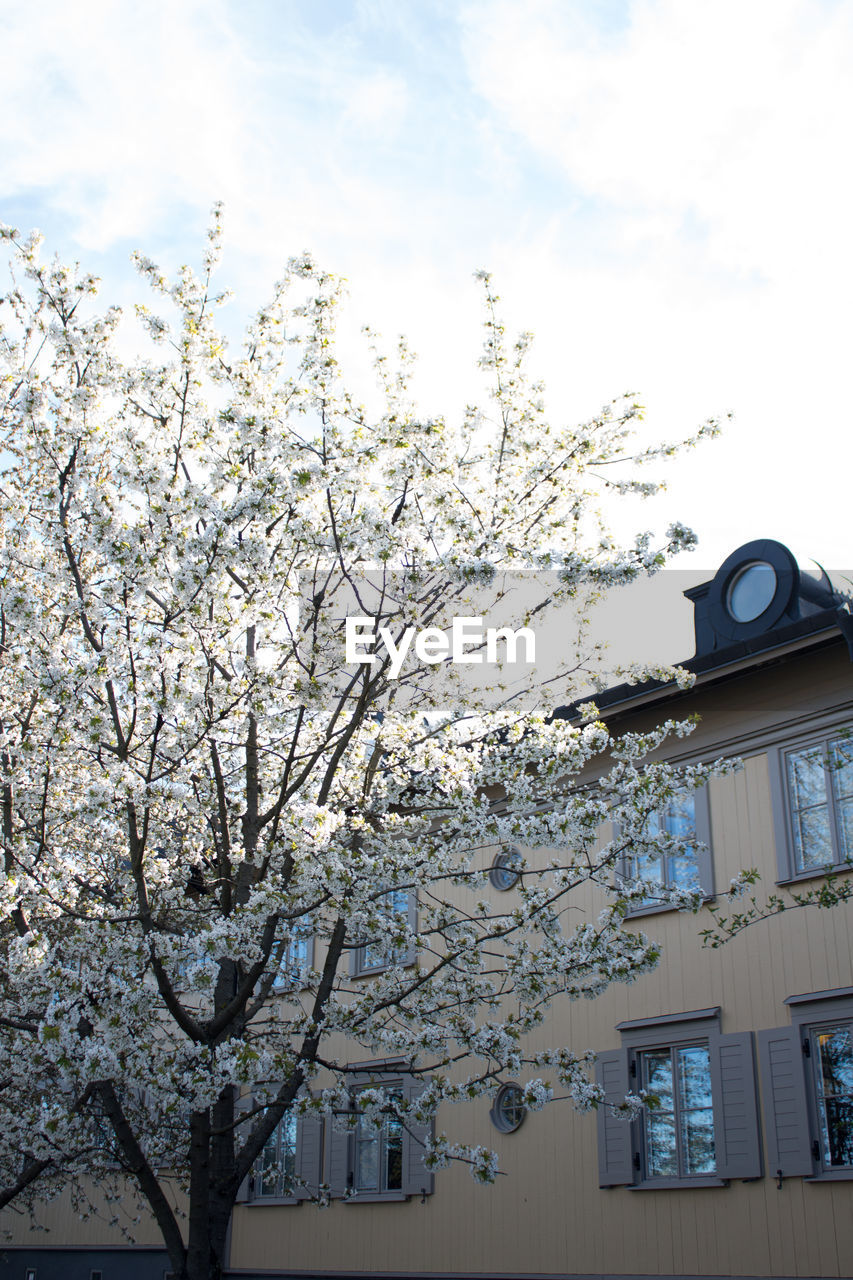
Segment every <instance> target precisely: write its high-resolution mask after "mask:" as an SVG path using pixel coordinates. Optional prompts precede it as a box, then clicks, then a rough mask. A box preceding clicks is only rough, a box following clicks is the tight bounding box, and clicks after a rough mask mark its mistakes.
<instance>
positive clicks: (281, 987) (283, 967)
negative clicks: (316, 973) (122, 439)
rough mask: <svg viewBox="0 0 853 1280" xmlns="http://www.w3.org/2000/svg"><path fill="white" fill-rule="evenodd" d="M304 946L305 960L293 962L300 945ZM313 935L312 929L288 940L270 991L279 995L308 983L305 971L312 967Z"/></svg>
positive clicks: (299, 988) (297, 989)
mask: <svg viewBox="0 0 853 1280" xmlns="http://www.w3.org/2000/svg"><path fill="white" fill-rule="evenodd" d="M303 944H304V946H305V962H304V963H301V962H300V963H299V964H298V965H297V964H296V963H295V959H296V953H297V951H298V949H299V948H300V946H302V945H303ZM314 952H315V935H314V932H313V930H312V931H311V932H310V933H305V934H304V935H303V936H301V937H300V936H298V935H294V936H292V937H291V938H290V939H289V940H288V944H287V948H286V950H285V952H284V954H283V955H282V957H281V960H280V962H279V965H278V968H277V969H276V973H275V977H274V978H273V982H272V987H271V988H270V991H271V993H274V994H275V995H280V994H282V993H283V992H286V991H299V990H302V989H303V988H304V987H306V986H307V985H308V983H307V980H306V971H309V970H311V969H313V967H314Z"/></svg>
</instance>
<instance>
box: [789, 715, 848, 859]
mask: <svg viewBox="0 0 853 1280" xmlns="http://www.w3.org/2000/svg"><path fill="white" fill-rule="evenodd" d="M787 781H788V801H789V805H790V813H791V827H792V831H793V838H794V863H795V870H796V871H814V870H818V869H819V868H821V867H826V866H830V865H832V864H835V863H839V862H844V860H845V859H846V858H848V857H850V856H851V855H853V740H851V738H850V736H849V734H844V735H843V736H841V737H839V738H835V739H834V740H832V741H830V742H824V743H819V744H817V745H816V746H813V747H808V748H805V749H803V750H802V751H791V752H789V753H788V756H787Z"/></svg>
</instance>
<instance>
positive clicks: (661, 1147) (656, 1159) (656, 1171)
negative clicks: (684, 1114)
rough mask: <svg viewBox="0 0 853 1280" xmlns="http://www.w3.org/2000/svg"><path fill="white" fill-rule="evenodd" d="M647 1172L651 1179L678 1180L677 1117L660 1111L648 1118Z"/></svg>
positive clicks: (654, 1112) (653, 1112)
mask: <svg viewBox="0 0 853 1280" xmlns="http://www.w3.org/2000/svg"><path fill="white" fill-rule="evenodd" d="M646 1172H647V1173H648V1176H649V1177H650V1178H677V1177H678V1154H677V1150H676V1141H675V1116H673V1115H669V1114H666V1113H663V1112H660V1111H652V1112H649V1113H648V1115H647V1116H646Z"/></svg>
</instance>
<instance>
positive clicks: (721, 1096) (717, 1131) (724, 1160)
mask: <svg viewBox="0 0 853 1280" xmlns="http://www.w3.org/2000/svg"><path fill="white" fill-rule="evenodd" d="M709 1051H710V1058H711V1092H712V1096H713V1100H714V1145H715V1151H716V1163H717V1175H718V1177H720V1178H760V1177H761V1175H762V1172H763V1169H762V1163H761V1143H760V1141H759V1136H758V1102H757V1098H756V1090H755V1053H754V1050H753V1043H752V1032H751V1031H743V1032H738V1033H736V1034H735V1035H727V1036H720V1035H714V1036H711V1038H710V1040H709Z"/></svg>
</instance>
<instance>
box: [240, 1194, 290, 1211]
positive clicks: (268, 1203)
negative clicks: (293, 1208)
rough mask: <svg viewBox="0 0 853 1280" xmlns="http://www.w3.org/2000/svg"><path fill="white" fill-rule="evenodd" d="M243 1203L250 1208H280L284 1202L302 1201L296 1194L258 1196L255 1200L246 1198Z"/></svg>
mask: <svg viewBox="0 0 853 1280" xmlns="http://www.w3.org/2000/svg"><path fill="white" fill-rule="evenodd" d="M243 1203H244V1204H245V1206H246V1207H247V1208H248V1209H265V1208H267V1207H271V1208H275V1209H278V1208H280V1207H281V1206H282V1205H283V1204H302V1201H301V1200H297V1198H296V1196H258V1197H257V1199H255V1200H245V1201H244V1202H243Z"/></svg>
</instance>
